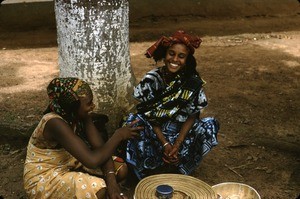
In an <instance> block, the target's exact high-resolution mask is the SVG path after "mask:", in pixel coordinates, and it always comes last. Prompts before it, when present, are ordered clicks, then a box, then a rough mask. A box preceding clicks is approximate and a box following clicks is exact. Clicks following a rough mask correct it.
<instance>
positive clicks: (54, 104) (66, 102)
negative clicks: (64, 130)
mask: <svg viewBox="0 0 300 199" xmlns="http://www.w3.org/2000/svg"><path fill="white" fill-rule="evenodd" d="M47 94H48V97H49V106H48V109H50V110H49V111H53V112H55V113H57V114H58V115H60V116H62V117H63V118H64V116H65V115H67V114H69V113H70V110H66V107H70V106H71V104H74V103H76V102H77V103H79V97H85V96H87V95H92V91H91V88H90V87H89V85H88V84H87V83H86V82H85V81H82V80H80V79H78V78H71V77H69V78H55V79H53V80H52V81H51V82H50V83H49V85H48V87H47ZM75 111H76V110H75ZM72 112H73V110H72Z"/></svg>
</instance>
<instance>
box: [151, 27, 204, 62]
mask: <svg viewBox="0 0 300 199" xmlns="http://www.w3.org/2000/svg"><path fill="white" fill-rule="evenodd" d="M201 42H202V40H201V39H200V37H197V36H191V35H188V34H186V33H185V32H184V31H183V30H178V31H176V32H175V33H174V34H173V35H172V36H171V37H165V36H162V37H161V38H160V39H159V40H158V41H157V42H155V44H153V45H152V46H150V48H148V49H147V51H146V53H145V55H146V57H148V58H150V57H152V56H153V53H154V52H155V51H156V49H157V48H158V47H160V46H162V47H170V46H171V45H173V44H176V43H180V44H184V45H186V46H187V47H188V49H189V51H190V53H191V54H194V52H195V48H198V47H199V46H200V44H201Z"/></svg>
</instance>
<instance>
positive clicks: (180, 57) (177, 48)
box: [165, 44, 189, 73]
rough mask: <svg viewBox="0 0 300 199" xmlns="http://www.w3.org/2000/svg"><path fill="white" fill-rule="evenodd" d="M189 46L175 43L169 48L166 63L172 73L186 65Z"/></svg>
mask: <svg viewBox="0 0 300 199" xmlns="http://www.w3.org/2000/svg"><path fill="white" fill-rule="evenodd" d="M188 54H189V51H188V48H187V47H186V46H185V45H184V44H174V45H172V46H171V47H169V48H168V50H167V54H166V57H165V65H166V66H167V69H168V71H169V72H171V73H176V72H178V71H179V70H180V69H182V68H183V67H184V66H185V63H186V59H187V56H188Z"/></svg>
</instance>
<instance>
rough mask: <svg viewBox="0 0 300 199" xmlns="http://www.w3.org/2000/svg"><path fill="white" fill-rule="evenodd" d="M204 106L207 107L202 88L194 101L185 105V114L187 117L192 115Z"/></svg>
mask: <svg viewBox="0 0 300 199" xmlns="http://www.w3.org/2000/svg"><path fill="white" fill-rule="evenodd" d="M206 106H207V99H206V95H205V93H204V90H203V88H201V90H200V91H199V92H198V94H197V96H196V97H195V99H194V100H193V101H192V102H191V103H189V104H188V105H187V112H188V114H189V115H192V114H195V113H197V112H200V111H201V110H202V109H204V108H205V107H206Z"/></svg>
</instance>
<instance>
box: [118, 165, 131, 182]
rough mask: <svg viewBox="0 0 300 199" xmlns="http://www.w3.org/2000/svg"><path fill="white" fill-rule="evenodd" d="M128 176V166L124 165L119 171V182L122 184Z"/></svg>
mask: <svg viewBox="0 0 300 199" xmlns="http://www.w3.org/2000/svg"><path fill="white" fill-rule="evenodd" d="M127 175H128V167H127V165H126V164H123V165H122V166H121V168H120V169H119V170H118V173H117V176H116V177H117V181H118V182H121V181H123V180H125V178H126V177H127Z"/></svg>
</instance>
